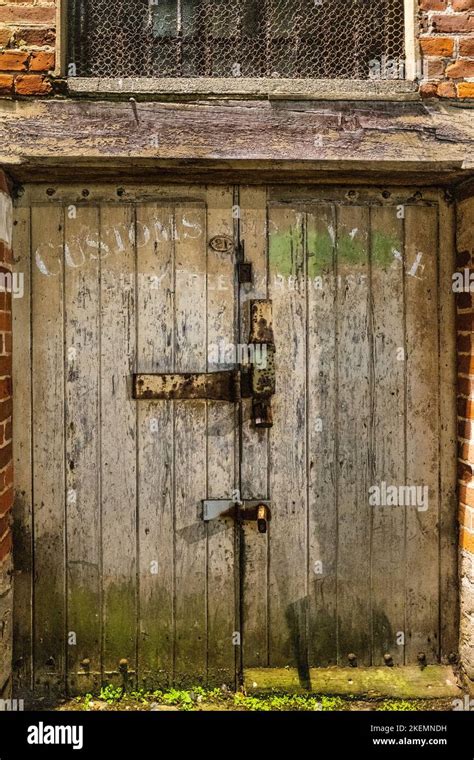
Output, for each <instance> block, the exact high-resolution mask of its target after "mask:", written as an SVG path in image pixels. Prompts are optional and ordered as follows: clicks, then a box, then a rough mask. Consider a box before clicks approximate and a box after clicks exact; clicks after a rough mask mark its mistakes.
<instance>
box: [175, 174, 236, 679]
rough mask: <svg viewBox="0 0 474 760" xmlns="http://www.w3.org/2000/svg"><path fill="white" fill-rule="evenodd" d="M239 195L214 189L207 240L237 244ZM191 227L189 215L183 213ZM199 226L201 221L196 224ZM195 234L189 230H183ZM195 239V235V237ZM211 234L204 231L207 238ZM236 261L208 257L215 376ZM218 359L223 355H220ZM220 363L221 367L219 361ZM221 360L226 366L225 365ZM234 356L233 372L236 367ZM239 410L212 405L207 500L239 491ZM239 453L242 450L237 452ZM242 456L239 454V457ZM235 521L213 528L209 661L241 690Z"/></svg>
mask: <svg viewBox="0 0 474 760" xmlns="http://www.w3.org/2000/svg"><path fill="white" fill-rule="evenodd" d="M232 200H233V192H232V188H230V187H210V188H209V189H208V191H207V239H208V240H212V238H213V237H215V236H216V235H226V236H230V237H231V238H232V235H233V219H232ZM183 213H184V215H185V217H186V222H187V223H189V220H188V219H187V217H188V215H189V212H188V210H187V208H186V207H185V208H184V211H183ZM196 221H197V220H196ZM183 232H184V234H186V233H187V234H189V232H190V230H189V227H187V225H186V226H185V227H184V230H183ZM194 234H195V233H193V236H194ZM204 234H205V230H203V231H202V236H204ZM234 272H235V261H234V257H233V255H232V254H229V253H219V252H217V251H214V250H213V249H212V248H210V247H209V248H208V252H207V346H208V366H207V369H208V371H209V372H212V371H213V370H218V369H226V368H228V366H229V365H228V359H229V357H226V355H225V353H224V356H222V355H221V356H220V357H219V346H220V345H224V346H225V345H226V344H230V345H231V346H233V345H234V346H235V343H236V333H235V297H234ZM216 354H217V355H216ZM216 359H218V361H216ZM221 359H224V361H225V362H226V363H225V364H224V365H223V364H222V363H221ZM232 359H233V357H232V354H231V356H230V360H231V363H230V366H233V363H232ZM236 412H237V410H236V406H235V404H229V403H225V402H224V403H223V402H219V401H214V402H213V401H209V402H208V403H207V496H208V498H215V499H222V498H231V496H232V491H233V490H234V487H235V485H236V472H237V469H236V467H237V461H236V444H237V446H238V437H237V436H238V433H239V431H238V427H237V425H236V423H237V415H236ZM237 452H238V448H237ZM237 456H238V454H237ZM234 534H235V521H234V519H233V518H224V519H218V520H213V521H211V522H209V523H208V525H207V597H208V604H207V627H208V633H207V652H208V653H207V658H208V668H207V671H208V672H207V677H208V684H209V685H213V686H220V685H222V684H224V683H225V684H227V685H228V686H230V687H233V686H234V685H235V664H236V649H235V644H234V643H233V634H234V632H235V631H236V620H235V579H234V569H235V565H234V562H235V558H234V553H235V551H234V542H235V535H234Z"/></svg>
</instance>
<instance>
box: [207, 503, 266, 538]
mask: <svg viewBox="0 0 474 760" xmlns="http://www.w3.org/2000/svg"><path fill="white" fill-rule="evenodd" d="M270 506H271V502H270V501H266V500H265V499H260V500H257V499H244V500H243V501H232V500H231V499H206V500H204V501H203V502H202V519H203V520H204V522H209V521H210V520H216V519H217V518H219V517H220V518H222V517H232V518H233V519H234V520H237V521H240V522H245V521H246V520H249V521H254V522H256V523H257V528H258V532H259V533H266V532H267V527H268V523H269V522H270V520H271V516H272V514H271V510H270Z"/></svg>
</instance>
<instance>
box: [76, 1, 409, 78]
mask: <svg viewBox="0 0 474 760" xmlns="http://www.w3.org/2000/svg"><path fill="white" fill-rule="evenodd" d="M69 7H70V17H69V31H70V33H69V43H70V44H69V63H70V64H75V65H74V66H70V68H69V72H70V74H71V73H73V74H76V75H78V76H92V77H129V76H135V77H278V78H280V77H281V78H290V79H293V78H321V79H322V78H341V79H370V78H371V77H373V76H374V74H375V76H378V77H380V78H392V77H394V76H395V77H396V78H398V77H400V71H401V70H402V68H403V64H402V60H403V54H404V2H403V0H72V2H71V0H70V3H69ZM394 72H395V73H394ZM401 76H402V77H403V74H402V75H401Z"/></svg>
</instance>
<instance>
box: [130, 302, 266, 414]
mask: <svg viewBox="0 0 474 760" xmlns="http://www.w3.org/2000/svg"><path fill="white" fill-rule="evenodd" d="M250 310H251V329H250V336H249V348H252V349H253V351H252V352H251V353H250V354H249V355H250V361H251V364H250V365H249V366H248V367H247V366H242V367H241V368H240V369H232V370H223V371H220V372H182V373H166V374H161V373H156V374H155V373H153V374H151V373H149V374H135V375H133V390H132V393H133V398H135V399H138V400H157V401H158V400H162V401H181V400H185V399H209V400H210V401H230V402H236V401H240V400H241V399H243V398H252V399H253V420H254V424H255V427H258V428H269V427H271V426H272V424H273V421H272V408H271V397H272V396H273V395H274V394H275V385H276V383H275V344H274V340H273V326H272V302H271V301H267V300H259V301H251V302H250ZM257 357H258V360H257Z"/></svg>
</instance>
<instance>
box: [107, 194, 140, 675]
mask: <svg viewBox="0 0 474 760" xmlns="http://www.w3.org/2000/svg"><path fill="white" fill-rule="evenodd" d="M134 226H135V220H134V211H133V207H132V206H130V205H123V206H121V205H116V206H112V205H110V206H107V205H103V206H101V249H100V257H101V420H102V441H101V493H102V571H103V614H104V620H103V648H104V653H103V667H104V671H105V673H104V676H105V680H106V681H107V680H111V681H113V682H116V683H117V684H121V683H122V675H123V674H122V673H121V672H120V670H119V663H120V661H121V660H127V664H128V670H129V676H130V681H131V682H132V683H133V680H134V673H135V672H136V614H137V611H136V419H135V405H136V402H135V401H133V399H132V398H131V376H132V373H133V372H134V371H135V350H136V329H135V246H134V243H133V235H134Z"/></svg>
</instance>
